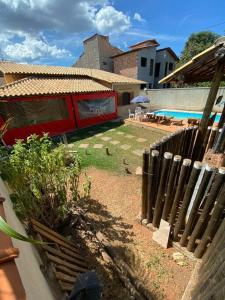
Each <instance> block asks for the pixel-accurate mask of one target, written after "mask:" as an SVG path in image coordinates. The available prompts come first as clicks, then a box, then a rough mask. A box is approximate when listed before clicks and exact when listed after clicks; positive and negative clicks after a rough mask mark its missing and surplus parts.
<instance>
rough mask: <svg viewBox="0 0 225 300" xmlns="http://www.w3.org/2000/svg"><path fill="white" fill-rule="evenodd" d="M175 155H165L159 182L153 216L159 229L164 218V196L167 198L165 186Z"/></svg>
mask: <svg viewBox="0 0 225 300" xmlns="http://www.w3.org/2000/svg"><path fill="white" fill-rule="evenodd" d="M172 157H173V154H172V153H170V152H165V153H164V159H163V163H162V172H161V175H160V181H159V189H158V193H157V198H156V203H155V210H154V215H153V222H152V224H153V226H154V227H158V226H159V223H160V219H161V216H162V209H163V204H164V196H165V186H166V181H167V177H168V172H169V170H170V164H171V160H172Z"/></svg>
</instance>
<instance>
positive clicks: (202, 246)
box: [194, 184, 225, 258]
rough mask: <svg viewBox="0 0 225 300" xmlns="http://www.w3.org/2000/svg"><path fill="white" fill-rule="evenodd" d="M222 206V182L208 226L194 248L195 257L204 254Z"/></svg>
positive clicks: (224, 193)
mask: <svg viewBox="0 0 225 300" xmlns="http://www.w3.org/2000/svg"><path fill="white" fill-rule="evenodd" d="M224 208H225V184H223V187H222V189H221V192H220V194H219V196H218V197H217V199H216V204H215V207H214V209H213V213H212V216H211V218H210V220H209V223H208V226H207V228H206V230H205V232H204V234H203V236H202V239H201V241H200V243H199V244H198V246H197V248H196V249H195V252H194V255H195V256H196V257H197V258H201V257H202V255H203V254H204V252H205V250H206V248H207V244H208V242H209V241H210V240H212V239H213V233H214V232H215V230H216V227H217V226H218V222H219V221H220V219H221V216H222V214H223V212H224Z"/></svg>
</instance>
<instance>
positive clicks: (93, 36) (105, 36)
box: [83, 33, 109, 43]
mask: <svg viewBox="0 0 225 300" xmlns="http://www.w3.org/2000/svg"><path fill="white" fill-rule="evenodd" d="M96 36H100V37H102V38H104V39H108V38H109V37H108V36H107V35H102V34H98V33H95V34H93V35H92V36H90V37H88V38H87V39H85V40H83V43H86V42H87V41H88V40H91V39H93V38H95V37H96Z"/></svg>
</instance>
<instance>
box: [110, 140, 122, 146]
mask: <svg viewBox="0 0 225 300" xmlns="http://www.w3.org/2000/svg"><path fill="white" fill-rule="evenodd" d="M110 143H111V144H113V145H118V144H120V141H115V140H113V141H110Z"/></svg>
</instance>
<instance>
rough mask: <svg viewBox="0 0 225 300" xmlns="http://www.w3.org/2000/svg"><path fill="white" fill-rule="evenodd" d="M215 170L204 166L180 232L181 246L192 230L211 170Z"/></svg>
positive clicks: (184, 243)
mask: <svg viewBox="0 0 225 300" xmlns="http://www.w3.org/2000/svg"><path fill="white" fill-rule="evenodd" d="M214 170H215V168H213V167H210V166H209V165H207V166H206V168H205V172H204V175H203V177H202V180H201V183H200V185H199V189H198V192H197V194H196V197H195V199H194V203H193V206H192V208H191V212H190V215H189V217H188V221H187V224H186V225H185V229H184V233H183V234H182V237H181V239H180V245H181V246H185V245H186V242H187V238H188V237H189V235H190V234H191V232H192V229H193V226H194V223H195V220H196V216H197V215H198V209H199V205H200V204H201V201H202V199H203V197H204V194H205V190H206V189H207V186H208V184H209V181H210V179H211V176H212V174H213V171H214Z"/></svg>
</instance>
